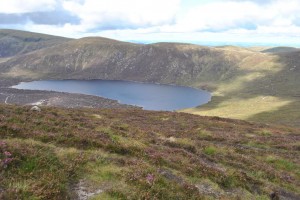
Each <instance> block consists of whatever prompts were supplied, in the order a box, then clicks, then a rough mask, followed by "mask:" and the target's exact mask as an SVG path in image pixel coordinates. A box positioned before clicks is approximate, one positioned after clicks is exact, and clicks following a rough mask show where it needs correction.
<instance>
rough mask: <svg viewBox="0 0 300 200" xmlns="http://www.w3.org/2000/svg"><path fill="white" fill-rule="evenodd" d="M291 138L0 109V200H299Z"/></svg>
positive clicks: (176, 118) (113, 115)
mask: <svg viewBox="0 0 300 200" xmlns="http://www.w3.org/2000/svg"><path fill="white" fill-rule="evenodd" d="M299 139H300V135H299V130H297V129H292V128H287V127H274V126H267V125H262V124H254V123H249V122H245V121H238V120H230V119H222V118H218V117H200V116H196V115H190V114H185V113H174V112H151V111H143V110H134V109H102V110H101V109H63V108H51V107H42V111H41V112H34V111H30V107H20V106H4V105H0V159H1V165H0V169H1V171H0V175H1V179H0V199H68V198H71V199H75V198H76V197H78V195H86V196H88V195H90V197H91V199H269V198H270V195H271V196H273V197H280V199H299V195H300V190H299V188H300V187H299V186H300V182H299V180H300V162H299V157H300V155H299V147H300V146H299Z"/></svg>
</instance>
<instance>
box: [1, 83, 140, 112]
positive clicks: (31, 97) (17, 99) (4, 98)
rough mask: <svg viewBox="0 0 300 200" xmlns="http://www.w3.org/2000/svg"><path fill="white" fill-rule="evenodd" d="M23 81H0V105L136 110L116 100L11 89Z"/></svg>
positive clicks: (64, 93)
mask: <svg viewBox="0 0 300 200" xmlns="http://www.w3.org/2000/svg"><path fill="white" fill-rule="evenodd" d="M23 81H30V80H22V79H1V81H0V103H3V104H17V105H42V106H55V107H65V108H80V107H86V108H137V109H141V108H140V107H137V106H131V105H126V104H120V103H119V102H118V101H116V100H112V99H107V98H103V97H98V96H92V95H84V94H72V93H66V92H54V91H42V90H21V89H14V88H11V86H13V85H17V84H18V83H20V82H23Z"/></svg>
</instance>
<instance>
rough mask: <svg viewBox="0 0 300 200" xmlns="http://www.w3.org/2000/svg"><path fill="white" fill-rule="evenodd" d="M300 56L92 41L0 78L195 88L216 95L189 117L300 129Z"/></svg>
mask: <svg viewBox="0 0 300 200" xmlns="http://www.w3.org/2000/svg"><path fill="white" fill-rule="evenodd" d="M280 48H281V47H280ZM264 49H268V48H264ZM269 51H271V50H269ZM273 51H274V50H273ZM277 51H278V50H277ZM299 58H300V52H299V51H285V52H281V53H267V52H260V50H258V48H242V47H235V46H222V47H205V46H199V45H193V44H183V43H155V44H147V45H145V44H135V43H129V42H121V41H116V40H111V39H107V38H101V37H87V38H81V39H74V40H67V41H65V42H61V43H59V44H57V45H54V46H50V47H45V48H41V49H39V50H35V51H32V52H28V53H26V54H20V55H16V56H14V57H11V58H5V60H2V62H0V72H1V75H0V76H1V77H2V78H1V79H3V80H4V79H11V78H14V79H17V80H20V81H21V80H39V79H110V80H132V81H140V82H155V83H162V84H177V85H185V86H191V87H195V88H202V89H206V90H209V91H211V92H212V95H213V98H212V101H211V102H209V103H208V104H206V105H204V106H201V107H199V108H191V109H186V110H183V111H184V112H189V113H193V114H200V115H210V116H221V117H227V118H235V119H244V120H251V121H258V122H265V123H276V124H289V125H293V126H299V124H300V101H299V98H300V87H299V85H300V79H299V78H298V77H299V76H300V59H299Z"/></svg>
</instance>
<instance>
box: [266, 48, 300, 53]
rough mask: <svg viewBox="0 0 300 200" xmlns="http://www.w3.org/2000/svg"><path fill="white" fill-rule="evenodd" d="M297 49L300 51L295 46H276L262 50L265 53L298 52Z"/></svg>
mask: <svg viewBox="0 0 300 200" xmlns="http://www.w3.org/2000/svg"><path fill="white" fill-rule="evenodd" d="M297 51H300V49H299V48H294V47H274V48H269V49H265V50H263V51H262V52H263V53H288V52H297Z"/></svg>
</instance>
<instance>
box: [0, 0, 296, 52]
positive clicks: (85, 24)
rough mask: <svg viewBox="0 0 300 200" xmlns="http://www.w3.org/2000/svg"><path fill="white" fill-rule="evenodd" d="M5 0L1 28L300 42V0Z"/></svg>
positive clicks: (147, 39) (139, 38)
mask: <svg viewBox="0 0 300 200" xmlns="http://www.w3.org/2000/svg"><path fill="white" fill-rule="evenodd" d="M1 1H2V2H1V3H2V5H1V8H0V28H1V29H14V30H23V31H30V32H36V33H44V34H49V35H56V36H62V37H69V38H82V37H89V36H99V37H106V38H111V39H116V40H120V41H127V42H132V41H135V42H137V43H145V44H149V43H156V42H180V43H191V44H198V45H207V46H224V45H234V46H241V47H251V46H267V47H275V46H290V47H300V23H299V21H300V1H298V0H289V1H286V2H283V1H279V0H267V1H260V0H246V1H242V0H185V1H183V0H165V1H163V2H161V1H159V0H152V1H149V0H144V1H137V0H126V1H119V0H112V1H111V2H110V3H107V2H106V1H104V0H40V1H34V0H29V1H26V2H24V1H22V0H10V1H3V0H1ZM166 8H167V9H166Z"/></svg>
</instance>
